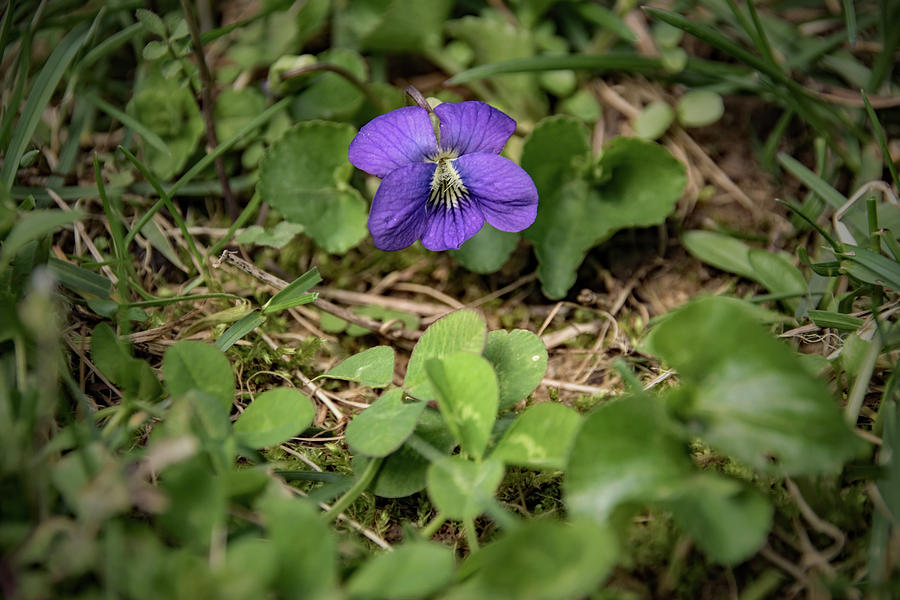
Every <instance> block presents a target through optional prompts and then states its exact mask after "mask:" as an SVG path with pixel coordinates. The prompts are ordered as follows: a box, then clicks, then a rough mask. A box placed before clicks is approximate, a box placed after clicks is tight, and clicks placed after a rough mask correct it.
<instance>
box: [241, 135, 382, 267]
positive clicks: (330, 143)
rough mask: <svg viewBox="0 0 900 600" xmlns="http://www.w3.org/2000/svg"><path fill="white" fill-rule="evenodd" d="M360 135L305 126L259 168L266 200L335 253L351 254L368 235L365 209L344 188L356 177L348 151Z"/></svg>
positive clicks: (354, 193) (350, 190)
mask: <svg viewBox="0 0 900 600" xmlns="http://www.w3.org/2000/svg"><path fill="white" fill-rule="evenodd" d="M355 133H356V132H355V130H354V129H353V127H352V126H350V125H347V124H344V123H329V122H325V121H308V122H303V123H300V124H298V125H297V126H296V127H294V128H293V129H292V130H290V131H288V132H287V133H286V134H285V135H284V136H283V137H282V138H281V139H280V140H279V141H278V142H276V143H275V144H274V145H273V146H272V147H271V148H270V150H269V152H268V153H267V154H266V156H265V157H264V158H263V160H262V161H261V163H260V175H259V184H258V188H257V189H258V191H259V194H260V195H261V196H262V198H263V200H265V201H266V202H268V203H269V204H270V205H271V206H272V207H273V208H276V209H278V210H279V211H281V213H282V214H283V215H284V217H285V218H286V219H288V220H289V221H292V222H294V223H299V224H300V225H303V226H304V227H305V228H306V232H307V234H308V235H309V236H310V237H312V238H313V239H314V240H315V241H316V243H317V244H319V245H320V246H322V247H323V248H325V249H326V250H327V251H329V252H333V253H343V252H346V251H347V250H348V249H350V248H352V247H353V246H355V245H356V244H358V243H359V242H360V241H361V240H362V239H363V238H364V237H365V236H366V234H367V233H368V230H367V229H366V219H367V208H366V203H365V201H364V200H363V199H362V197H361V196H360V195H359V192H357V191H356V190H355V189H353V188H347V187H346V186H345V184H346V183H347V180H348V179H349V177H350V174H351V165H350V163H349V162H347V149H348V148H349V146H350V141H351V140H352V139H353V136H354V135H355ZM342 186H343V187H342Z"/></svg>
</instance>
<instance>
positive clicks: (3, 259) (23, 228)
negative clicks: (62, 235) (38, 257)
mask: <svg viewBox="0 0 900 600" xmlns="http://www.w3.org/2000/svg"><path fill="white" fill-rule="evenodd" d="M82 218H84V213H83V212H81V211H79V210H67V211H62V210H32V211H30V212H27V213H25V214H24V215H22V217H21V218H19V220H18V221H16V224H15V225H13V228H12V230H10V232H9V234H8V235H7V236H6V239H5V240H3V246H2V247H0V271H2V270H3V269H4V267H5V266H6V265H7V264H9V261H10V260H12V258H13V257H14V256H15V255H16V253H17V252H18V251H19V250H21V249H22V247H23V246H25V244H27V243H29V242H32V241H35V240H37V239H39V238H41V237H43V236H45V235H49V234H50V233H52V232H53V231H54V230H56V229H57V228H58V227H62V226H63V225H68V224H69V223H74V222H75V221H78V220H79V219H82Z"/></svg>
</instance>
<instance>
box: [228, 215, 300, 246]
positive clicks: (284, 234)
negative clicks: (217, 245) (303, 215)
mask: <svg viewBox="0 0 900 600" xmlns="http://www.w3.org/2000/svg"><path fill="white" fill-rule="evenodd" d="M304 229H305V228H304V227H303V225H297V224H296V223H290V222H288V221H281V222H280V223H278V224H277V225H275V227H274V228H273V229H272V230H271V231H266V230H265V229H263V228H262V227H260V226H259V225H251V226H250V227H248V228H247V229H245V230H244V231H242V232H241V233H240V234H238V235H237V236H236V237H235V238H234V241H236V242H237V243H239V244H257V245H259V246H270V247H272V248H283V247H285V246H286V245H287V244H288V243H289V242H290V241H291V240H292V239H294V236H296V235H298V234H300V233H303V231H304Z"/></svg>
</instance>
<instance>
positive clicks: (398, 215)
mask: <svg viewBox="0 0 900 600" xmlns="http://www.w3.org/2000/svg"><path fill="white" fill-rule="evenodd" d="M434 169H435V165H434V163H413V164H411V165H407V166H405V167H400V168H399V169H394V170H393V171H391V172H390V173H389V174H388V175H387V177H385V178H384V179H382V180H381V185H380V186H379V187H378V191H377V192H375V198H374V199H373V200H372V208H371V210H369V232H370V233H371V234H372V239H373V240H374V242H375V247H376V248H378V249H379V250H389V251H390V250H402V249H403V248H406V247H407V246H411V245H412V244H414V243H415V241H416V240H417V239H419V237H420V236H421V235H422V233H423V232H424V231H425V225H426V214H425V206H426V201H427V199H428V193H429V192H430V191H431V178H432V176H433V175H434Z"/></svg>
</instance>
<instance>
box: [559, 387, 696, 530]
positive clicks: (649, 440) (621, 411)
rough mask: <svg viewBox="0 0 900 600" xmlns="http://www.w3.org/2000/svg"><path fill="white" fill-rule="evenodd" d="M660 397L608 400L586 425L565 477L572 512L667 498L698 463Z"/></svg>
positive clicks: (601, 515) (595, 512)
mask: <svg viewBox="0 0 900 600" xmlns="http://www.w3.org/2000/svg"><path fill="white" fill-rule="evenodd" d="M671 428H672V424H670V423H669V421H668V417H667V415H666V413H665V410H664V409H663V406H662V404H661V402H660V401H659V400H658V399H657V398H654V397H651V396H630V397H626V398H622V399H619V400H613V401H612V402H609V403H607V404H603V405H602V406H600V407H599V408H598V409H597V410H596V411H594V412H593V413H592V414H591V415H590V416H589V417H588V418H587V419H586V420H585V422H584V424H583V425H582V426H581V430H580V431H579V432H578V435H577V436H576V438H575V445H574V446H573V447H572V451H571V454H570V456H569V465H568V468H567V470H566V479H565V480H564V482H563V484H564V487H563V489H564V492H565V499H566V507H567V509H568V510H569V512H570V514H572V515H573V516H583V517H589V518H593V519H594V520H596V521H598V522H605V521H606V520H607V519H609V517H610V515H611V514H612V512H613V511H614V510H615V509H616V507H618V506H620V505H623V504H628V503H647V502H654V501H657V500H660V499H662V498H665V497H666V496H667V495H668V494H669V493H670V492H671V490H673V489H677V488H678V487H679V486H680V485H682V483H683V481H684V479H685V478H686V477H688V476H689V475H690V474H691V472H692V469H693V464H692V463H691V460H690V458H689V457H688V455H687V451H686V449H685V447H684V445H683V444H682V442H681V441H680V440H679V439H678V438H677V437H675V436H674V434H673V433H672V432H671V431H670V429H671Z"/></svg>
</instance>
